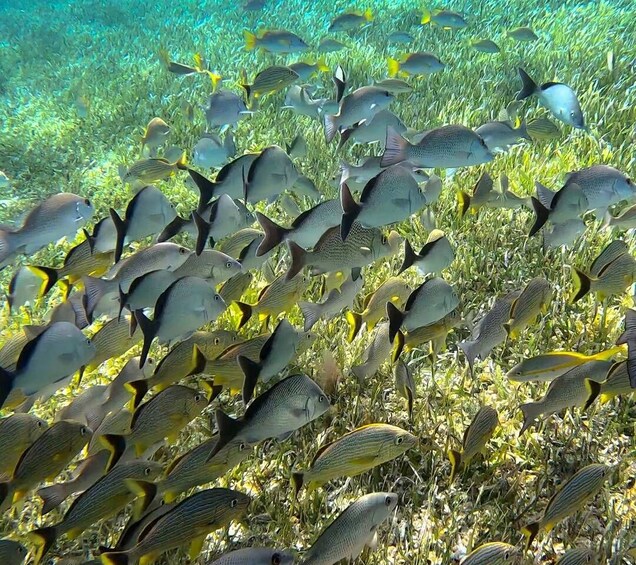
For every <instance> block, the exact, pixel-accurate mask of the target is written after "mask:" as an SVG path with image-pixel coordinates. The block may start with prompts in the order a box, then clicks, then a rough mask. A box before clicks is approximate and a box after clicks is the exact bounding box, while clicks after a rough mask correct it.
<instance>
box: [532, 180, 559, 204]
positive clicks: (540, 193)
mask: <svg viewBox="0 0 636 565" xmlns="http://www.w3.org/2000/svg"><path fill="white" fill-rule="evenodd" d="M534 186H535V188H536V191H537V200H538V201H539V202H541V204H542V205H543V206H544V207H545V208H547V209H548V210H551V209H552V201H553V200H554V197H555V196H556V194H557V193H556V192H553V191H551V190H550V189H549V188H546V187H545V186H543V185H542V184H541V183H540V182H538V181H535V183H534Z"/></svg>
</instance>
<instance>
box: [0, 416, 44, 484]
mask: <svg viewBox="0 0 636 565" xmlns="http://www.w3.org/2000/svg"><path fill="white" fill-rule="evenodd" d="M47 427H48V426H47V423H46V422H45V421H44V420H42V419H40V418H37V417H35V416H33V415H31V414H19V413H17V414H11V416H7V417H6V418H0V453H2V459H0V481H4V480H7V479H9V478H10V477H12V476H13V472H14V470H15V467H16V465H17V464H18V461H19V460H20V457H21V456H22V454H23V453H24V452H25V451H26V450H27V449H28V448H29V446H31V445H32V444H33V442H34V441H35V440H37V439H38V438H39V437H40V436H41V435H42V434H43V433H44V432H45V431H46V429H47Z"/></svg>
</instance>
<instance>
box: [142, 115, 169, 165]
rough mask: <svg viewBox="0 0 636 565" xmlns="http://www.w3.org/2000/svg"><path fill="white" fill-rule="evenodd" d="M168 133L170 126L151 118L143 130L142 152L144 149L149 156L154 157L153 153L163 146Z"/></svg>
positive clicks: (160, 120)
mask: <svg viewBox="0 0 636 565" xmlns="http://www.w3.org/2000/svg"><path fill="white" fill-rule="evenodd" d="M169 133H170V126H169V125H168V124H167V123H166V122H165V121H163V120H162V119H161V118H156V117H155V118H152V120H150V121H149V122H148V125H147V126H146V127H145V129H144V135H143V137H142V138H141V148H142V150H143V149H145V148H146V147H147V148H148V150H149V152H150V156H151V157H154V153H155V151H156V150H157V148H158V147H160V146H161V145H163V144H164V143H165V141H166V139H167V138H168V134H169Z"/></svg>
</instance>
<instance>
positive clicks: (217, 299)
mask: <svg viewBox="0 0 636 565" xmlns="http://www.w3.org/2000/svg"><path fill="white" fill-rule="evenodd" d="M220 299H221V297H220V296H219V295H218V294H215V295H214V300H216V301H217V302H218V301H219V300H220Z"/></svg>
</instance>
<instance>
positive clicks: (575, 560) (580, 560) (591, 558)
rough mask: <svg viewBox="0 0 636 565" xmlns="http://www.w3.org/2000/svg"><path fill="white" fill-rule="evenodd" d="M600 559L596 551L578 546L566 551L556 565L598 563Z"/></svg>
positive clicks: (595, 564) (591, 564) (592, 564)
mask: <svg viewBox="0 0 636 565" xmlns="http://www.w3.org/2000/svg"><path fill="white" fill-rule="evenodd" d="M599 563H600V560H599V559H598V558H597V556H596V553H594V551H592V550H591V549H588V548H587V547H577V548H575V549H570V550H568V551H566V552H565V553H564V554H563V555H562V556H561V558H560V559H559V560H558V561H557V562H556V565H586V564H590V565H598V564H599Z"/></svg>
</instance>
